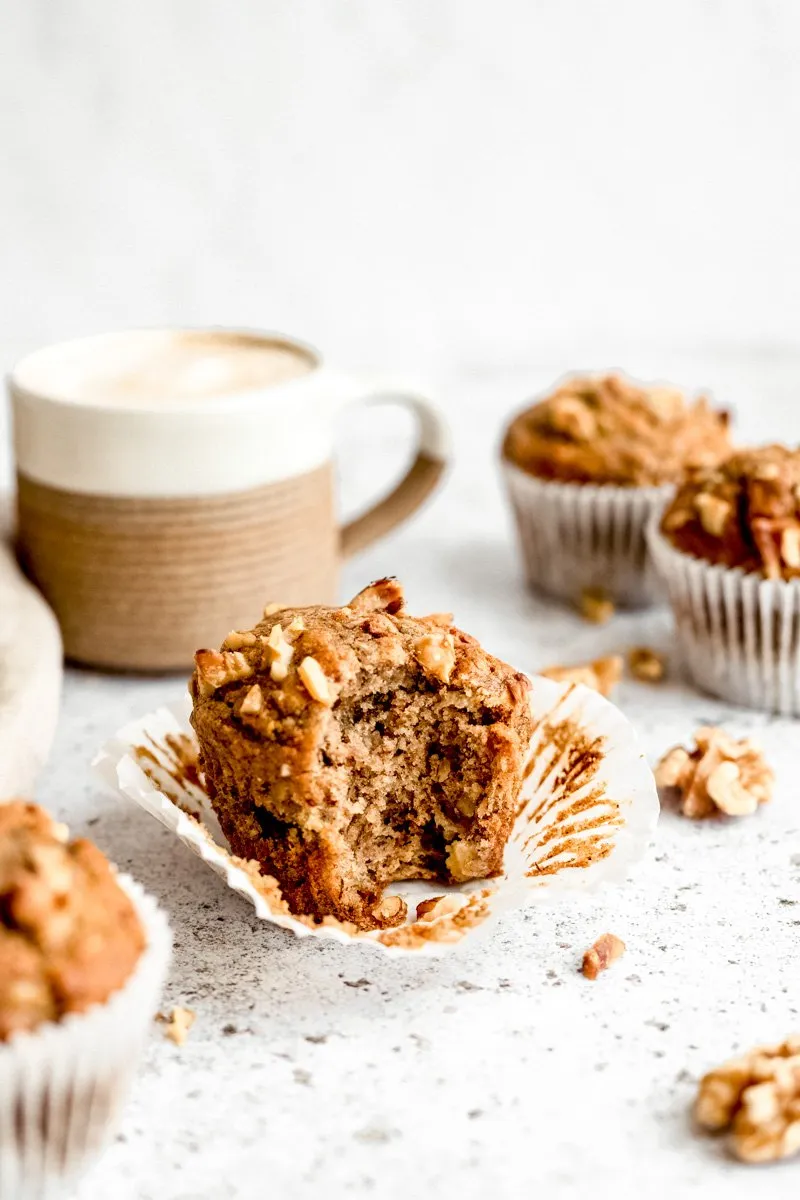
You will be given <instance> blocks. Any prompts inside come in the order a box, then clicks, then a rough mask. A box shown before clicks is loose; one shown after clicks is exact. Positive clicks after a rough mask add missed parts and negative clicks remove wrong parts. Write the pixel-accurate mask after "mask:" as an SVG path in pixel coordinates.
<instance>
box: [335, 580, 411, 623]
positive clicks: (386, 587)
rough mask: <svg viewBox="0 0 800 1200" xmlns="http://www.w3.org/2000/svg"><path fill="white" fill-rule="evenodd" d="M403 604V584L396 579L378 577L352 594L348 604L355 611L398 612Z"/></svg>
mask: <svg viewBox="0 0 800 1200" xmlns="http://www.w3.org/2000/svg"><path fill="white" fill-rule="evenodd" d="M404 604H405V597H404V595H403V585H402V584H401V583H400V581H399V580H398V579H394V578H388V579H378V580H376V581H375V583H371V584H370V585H369V587H365V588H364V590H363V591H361V592H359V593H358V595H357V596H354V597H353V599H352V600H351V601H350V604H349V605H348V607H349V608H351V609H352V610H353V612H356V613H368V612H380V611H381V610H383V611H384V612H388V613H390V614H392V615H394V613H398V612H399V611H400V609H401V608H402V607H403V605H404Z"/></svg>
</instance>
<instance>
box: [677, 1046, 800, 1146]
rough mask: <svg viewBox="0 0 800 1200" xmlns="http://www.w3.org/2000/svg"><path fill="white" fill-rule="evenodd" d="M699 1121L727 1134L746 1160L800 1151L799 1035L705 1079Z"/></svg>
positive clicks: (727, 1064)
mask: <svg viewBox="0 0 800 1200" xmlns="http://www.w3.org/2000/svg"><path fill="white" fill-rule="evenodd" d="M694 1115H695V1120H696V1121H697V1123H698V1125H699V1126H700V1127H701V1128H702V1129H704V1130H706V1131H707V1132H709V1133H726V1132H727V1133H728V1134H729V1138H730V1143H729V1144H730V1148H731V1151H732V1153H733V1154H734V1155H735V1156H736V1157H737V1158H738V1159H741V1161H742V1162H747V1163H765V1162H774V1161H776V1160H778V1159H781V1158H789V1157H791V1156H792V1155H794V1154H797V1153H798V1152H800V1036H797V1035H795V1036H793V1037H789V1038H787V1039H786V1041H785V1042H781V1043H780V1044H779V1045H777V1046H758V1047H756V1049H754V1050H751V1051H750V1052H749V1053H747V1054H744V1055H742V1056H741V1057H739V1058H733V1059H730V1060H729V1061H728V1062H725V1063H723V1064H722V1066H720V1067H717V1068H716V1070H714V1071H709V1073H708V1074H707V1075H704V1076H703V1078H702V1079H701V1080H700V1087H699V1090H698V1094H697V1099H696V1101H695V1107H694Z"/></svg>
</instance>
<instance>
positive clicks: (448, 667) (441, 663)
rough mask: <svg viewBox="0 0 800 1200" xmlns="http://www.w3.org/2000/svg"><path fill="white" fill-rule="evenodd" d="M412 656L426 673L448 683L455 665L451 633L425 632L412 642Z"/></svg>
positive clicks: (454, 649)
mask: <svg viewBox="0 0 800 1200" xmlns="http://www.w3.org/2000/svg"><path fill="white" fill-rule="evenodd" d="M414 657H415V658H416V660H417V662H418V663H419V665H420V666H421V667H422V669H423V671H424V672H425V673H426V675H433V677H434V679H439V680H441V682H442V683H448V682H449V680H450V676H451V675H452V674H453V668H454V667H455V665H456V647H455V642H454V641H453V635H452V633H426V634H424V635H423V636H422V637H421V638H418V639H417V641H416V642H415V643H414Z"/></svg>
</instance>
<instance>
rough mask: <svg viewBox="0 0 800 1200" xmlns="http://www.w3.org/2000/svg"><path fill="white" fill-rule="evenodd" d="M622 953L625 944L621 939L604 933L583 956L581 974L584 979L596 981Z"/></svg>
mask: <svg viewBox="0 0 800 1200" xmlns="http://www.w3.org/2000/svg"><path fill="white" fill-rule="evenodd" d="M624 953H625V943H624V942H623V941H622V939H621V938H618V937H616V936H615V934H613V933H604V934H603V936H602V937H599V938H598V939H597V941H596V942H595V944H594V945H593V946H591V947H590V948H589V949H588V950H587V951H586V953H585V954H584V956H583V963H582V964H581V974H582V975H584V976H585V978H586V979H597V976H598V975H599V974H600V973H601V971H607V970H608V968H609V967H610V966H611V964H612V963H615V962H616V961H617V959H618V958H622V956H623V954H624Z"/></svg>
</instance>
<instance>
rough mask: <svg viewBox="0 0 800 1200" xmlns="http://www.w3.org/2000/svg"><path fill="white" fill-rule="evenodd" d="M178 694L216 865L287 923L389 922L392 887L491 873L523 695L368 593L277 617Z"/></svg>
mask: <svg viewBox="0 0 800 1200" xmlns="http://www.w3.org/2000/svg"><path fill="white" fill-rule="evenodd" d="M195 661H196V670H195V673H194V675H193V677H192V681H191V693H192V698H193V701H194V707H193V713H192V724H193V726H194V728H195V731H196V733H197V737H198V741H199V745H200V763H201V766H202V769H203V770H204V772H205V779H206V786H207V788H208V792H209V796H210V798H211V802H212V804H213V806H214V810H215V812H216V814H217V816H218V818H219V821H220V825H221V826H222V829H223V831H224V833H225V835H226V837H227V838H228V840H229V842H230V845H231V848H232V850H233V852H234V853H235V854H237V855H239V856H240V857H243V858H248V859H256V860H257V861H258V862H259V863H260V864H261V868H262V870H263V871H264V872H265V873H267V874H269V875H272V876H274V877H275V878H276V879H277V880H278V882H279V884H280V886H281V889H282V892H283V895H284V897H285V899H286V900H287V902H288V904H289V905H290V907H291V908H292V910H293V911H295V912H297V913H305V914H309V915H313V916H315V917H317V918H323V917H325V916H327V915H330V916H334V917H336V918H338V919H340V920H343V921H350V922H353V923H354V924H356V925H358V926H359V927H360V928H362V929H371V928H383V927H387V926H391V925H397V924H399V923H400V922H402V921H403V919H404V918H405V915H406V906H405V904H404V903H403V902H402V901H401V900H400V898H399V897H396V896H387V897H384V898H383V899H382V898H381V897H382V892H383V889H384V887H385V886H386V885H387V884H389V883H392V882H393V881H398V880H410V879H426V880H436V881H438V882H441V883H450V882H462V881H465V880H469V879H484V878H487V877H489V876H491V875H496V874H498V873H499V872H500V871H501V870H502V865H503V851H504V847H505V843H506V840H507V838H508V835H509V833H510V831H511V826H512V823H513V820H514V815H515V808H516V803H517V798H518V795H519V791H520V788H521V785H522V779H523V769H524V758H525V752H526V750H527V746H528V743H529V740H530V736H531V733H532V730H533V720H532V717H531V713H530V706H529V702H528V687H529V684H528V680H527V679H526V677H525V676H524V675H521V674H519V673H518V672H516V671H514V670H512V668H511V667H509V666H507V665H506V664H505V663H503V662H500V661H499V660H498V659H496V658H492V656H491V655H489V654H487V653H486V651H485V650H483V649H482V648H481V646H480V645H479V644H478V642H477V641H476V640H475V639H474V638H472V637H470V636H469V635H468V634H466V633H463V632H462V631H461V630H460V629H457V628H455V626H453V625H452V624H451V617H450V616H449V615H447V614H445V615H434V616H428V617H411V616H409V615H408V614H407V613H406V612H405V609H404V598H403V591H402V588H401V585H400V584H399V583H398V582H397V580H394V579H382V580H379V581H378V582H377V583H374V584H372V585H371V586H370V587H368V588H366V589H365V590H364V591H362V592H360V593H359V595H358V596H356V597H355V599H354V600H351V602H350V603H349V604H348V605H346V606H345V607H344V608H327V607H314V608H302V609H298V608H279V607H278V606H274V605H271V606H269V607H268V608H267V609H266V610H265V615H264V619H263V621H261V622H260V623H259V624H258V625H256V627H255V628H254V629H253V630H251V631H248V632H246V633H231V634H229V636H228V638H227V639H226V640H225V642H224V643H223V645H222V649H221V650H220V651H219V652H217V651H214V650H199V651H198V652H197V654H196V655H195Z"/></svg>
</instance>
